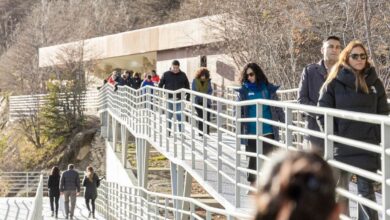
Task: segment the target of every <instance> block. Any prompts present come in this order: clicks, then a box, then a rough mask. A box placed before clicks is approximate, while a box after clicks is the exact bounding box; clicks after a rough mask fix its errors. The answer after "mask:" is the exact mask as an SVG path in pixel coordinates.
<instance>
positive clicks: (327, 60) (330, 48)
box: [298, 36, 341, 154]
mask: <svg viewBox="0 0 390 220" xmlns="http://www.w3.org/2000/svg"><path fill="white" fill-rule="evenodd" d="M340 52H341V41H340V38H338V37H336V36H329V37H327V38H326V39H325V40H324V41H323V43H322V47H321V53H322V55H323V59H322V60H321V61H320V62H318V63H313V64H309V65H307V66H306V67H305V68H304V69H303V71H302V76H301V81H300V83H299V94H298V103H300V104H305V105H313V106H317V102H318V98H319V91H320V89H321V87H322V85H323V84H324V82H325V80H326V77H327V75H328V73H329V72H330V70H331V68H332V66H333V65H334V64H335V63H336V62H337V60H338V57H339V55H340ZM316 116H317V115H316V114H312V113H306V114H305V128H308V129H310V130H315V131H319V130H320V128H319V126H318V123H317V120H316ZM305 139H306V144H307V146H306V147H307V148H309V149H312V150H315V151H317V152H319V153H321V154H323V152H324V140H323V139H321V138H317V137H313V136H309V135H307V136H306V137H305Z"/></svg>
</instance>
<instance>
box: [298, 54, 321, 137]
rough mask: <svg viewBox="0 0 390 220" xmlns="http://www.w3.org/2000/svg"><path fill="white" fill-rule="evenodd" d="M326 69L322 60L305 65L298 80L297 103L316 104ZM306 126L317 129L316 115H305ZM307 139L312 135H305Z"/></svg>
mask: <svg viewBox="0 0 390 220" xmlns="http://www.w3.org/2000/svg"><path fill="white" fill-rule="evenodd" d="M326 76H327V70H326V67H325V64H324V60H321V61H320V62H318V63H313V64H310V65H307V66H306V67H305V68H304V69H303V71H302V75H301V81H300V82H299V93H298V103H300V104H304V105H313V106H317V102H318V98H319V92H320V89H321V87H322V85H323V84H324V82H325V80H326ZM305 120H306V128H308V129H310V130H315V131H319V130H320V128H319V126H318V123H317V120H316V115H315V114H309V113H307V114H306V115H305ZM307 138H309V139H311V138H314V137H311V138H310V137H307Z"/></svg>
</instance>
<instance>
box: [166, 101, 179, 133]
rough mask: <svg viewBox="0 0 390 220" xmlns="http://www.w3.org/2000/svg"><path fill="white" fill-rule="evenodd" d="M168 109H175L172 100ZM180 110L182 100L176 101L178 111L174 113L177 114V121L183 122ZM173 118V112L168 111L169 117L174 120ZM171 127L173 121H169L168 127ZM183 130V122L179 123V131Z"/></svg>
mask: <svg viewBox="0 0 390 220" xmlns="http://www.w3.org/2000/svg"><path fill="white" fill-rule="evenodd" d="M171 101H172V100H171ZM168 109H169V110H171V111H174V110H173V103H172V102H168ZM179 111H181V103H180V102H179V103H176V112H175V113H174V114H175V115H176V119H177V121H179V122H181V113H180V112H179ZM172 118H173V113H171V112H168V119H171V120H172ZM171 127H172V123H171V122H170V121H169V122H168V128H169V129H171ZM181 131H182V130H181V124H179V132H181Z"/></svg>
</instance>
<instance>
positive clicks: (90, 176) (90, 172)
mask: <svg viewBox="0 0 390 220" xmlns="http://www.w3.org/2000/svg"><path fill="white" fill-rule="evenodd" d="M83 186H84V187H85V193H84V198H85V204H86V206H87V209H88V211H89V214H88V218H90V217H91V216H92V218H93V219H95V200H96V198H97V195H98V194H97V188H98V187H99V186H100V179H99V177H98V175H97V174H96V173H95V171H94V169H93V167H91V166H89V167H87V170H86V172H85V176H84V179H83ZM89 202H91V205H92V209H91V208H90V206H89Z"/></svg>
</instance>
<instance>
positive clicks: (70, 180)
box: [60, 164, 80, 219]
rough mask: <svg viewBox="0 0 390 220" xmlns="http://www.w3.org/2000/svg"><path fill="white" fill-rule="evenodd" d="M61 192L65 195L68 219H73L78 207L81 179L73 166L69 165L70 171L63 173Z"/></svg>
mask: <svg viewBox="0 0 390 220" xmlns="http://www.w3.org/2000/svg"><path fill="white" fill-rule="evenodd" d="M60 191H61V193H62V194H63V195H64V200H65V215H66V218H69V217H70V219H73V216H74V209H75V207H76V197H77V196H78V195H80V177H79V173H78V172H77V171H75V170H74V165H73V164H69V165H68V170H67V171H65V172H63V173H62V176H61V180H60ZM69 200H70V208H69Z"/></svg>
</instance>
